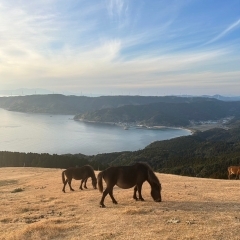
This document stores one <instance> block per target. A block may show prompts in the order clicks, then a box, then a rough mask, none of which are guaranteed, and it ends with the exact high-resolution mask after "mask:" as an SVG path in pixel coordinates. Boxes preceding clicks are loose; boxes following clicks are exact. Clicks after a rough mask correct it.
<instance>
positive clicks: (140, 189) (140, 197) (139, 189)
mask: <svg viewBox="0 0 240 240" xmlns="http://www.w3.org/2000/svg"><path fill="white" fill-rule="evenodd" d="M137 190H138V195H139V200H141V201H144V199H143V197H142V183H141V184H137Z"/></svg>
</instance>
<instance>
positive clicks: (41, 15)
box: [0, 0, 240, 96]
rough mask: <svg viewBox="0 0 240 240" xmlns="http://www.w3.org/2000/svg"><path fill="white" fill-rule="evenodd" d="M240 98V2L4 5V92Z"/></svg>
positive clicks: (0, 21) (0, 73) (0, 56)
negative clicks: (31, 90) (26, 90)
mask: <svg viewBox="0 0 240 240" xmlns="http://www.w3.org/2000/svg"><path fill="white" fill-rule="evenodd" d="M17 88H45V89H48V90H51V91H54V92H59V93H64V92H73V93H82V94H83V95H84V94H101V95H117V94H121V95H128V94H131V95H178V94H189V95H202V94H208V95H213V94H222V95H228V96H230V95H240V1H239V0H228V1H225V0H218V1H216V0H148V1H147V0H80V1H77V0H68V1H66V0H64V1H63V0H58V1H56V0H41V1H40V0H31V1H24V0H0V89H1V90H8V89H17Z"/></svg>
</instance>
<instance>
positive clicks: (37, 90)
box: [0, 88, 52, 96]
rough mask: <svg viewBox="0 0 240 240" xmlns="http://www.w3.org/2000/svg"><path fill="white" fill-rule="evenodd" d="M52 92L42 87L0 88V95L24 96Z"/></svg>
mask: <svg viewBox="0 0 240 240" xmlns="http://www.w3.org/2000/svg"><path fill="white" fill-rule="evenodd" d="M51 93H52V92H51V91H49V90H46V89H42V88H19V89H15V90H0V96H1V95H2V96H26V95H34V94H38V95H39V94H41V95H44V94H51Z"/></svg>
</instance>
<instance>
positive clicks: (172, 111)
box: [75, 98, 240, 127]
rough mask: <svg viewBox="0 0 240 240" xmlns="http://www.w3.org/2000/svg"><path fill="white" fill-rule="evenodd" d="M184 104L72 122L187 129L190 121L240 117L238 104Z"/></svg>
mask: <svg viewBox="0 0 240 240" xmlns="http://www.w3.org/2000/svg"><path fill="white" fill-rule="evenodd" d="M188 100H189V101H185V102H183V101H182V102H160V103H150V104H145V105H127V106H122V107H118V108H111V109H110V108H109V109H101V110H97V111H94V112H88V113H84V114H80V115H77V116H75V119H81V120H87V121H98V122H132V123H135V124H140V125H148V126H154V125H155V126H157V125H163V126H177V127H182V126H188V125H190V121H196V122H198V121H207V120H218V119H220V118H225V117H229V116H239V114H240V102H223V101H218V100H215V99H201V98H200V99H199V98H196V99H194V98H193V99H188Z"/></svg>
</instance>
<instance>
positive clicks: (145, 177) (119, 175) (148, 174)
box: [97, 163, 162, 207]
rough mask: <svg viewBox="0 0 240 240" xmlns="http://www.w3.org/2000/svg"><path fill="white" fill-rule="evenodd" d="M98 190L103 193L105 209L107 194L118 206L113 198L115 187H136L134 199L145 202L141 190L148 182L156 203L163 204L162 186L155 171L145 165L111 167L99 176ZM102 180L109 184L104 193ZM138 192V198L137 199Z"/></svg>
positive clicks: (101, 205) (102, 204)
mask: <svg viewBox="0 0 240 240" xmlns="http://www.w3.org/2000/svg"><path fill="white" fill-rule="evenodd" d="M97 178H98V189H99V191H100V192H101V193H102V192H103V195H102V199H101V201H100V207H105V205H104V199H105V197H106V196H107V194H109V195H110V197H111V199H112V202H113V203H114V204H117V201H116V199H115V198H114V197H113V187H114V186H115V185H117V186H118V187H120V188H125V189H126V188H132V187H134V186H135V187H134V192H133V198H134V199H135V200H141V201H144V199H143V197H142V194H141V190H142V185H143V183H144V182H145V181H147V182H148V183H149V184H150V186H151V196H152V198H153V199H154V201H156V202H161V201H162V198H161V189H162V188H161V184H160V182H159V180H158V178H157V176H156V175H155V174H154V172H153V170H152V169H151V168H150V167H149V166H148V165H147V164H145V163H136V164H134V165H132V166H120V167H109V168H107V169H106V170H104V171H102V172H100V173H99V174H98V177H97ZM102 179H104V181H105V182H106V184H107V187H106V189H105V190H104V191H103V182H102ZM137 191H138V197H137Z"/></svg>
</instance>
